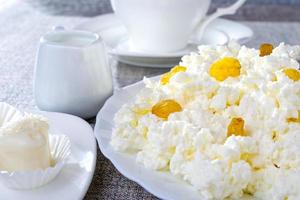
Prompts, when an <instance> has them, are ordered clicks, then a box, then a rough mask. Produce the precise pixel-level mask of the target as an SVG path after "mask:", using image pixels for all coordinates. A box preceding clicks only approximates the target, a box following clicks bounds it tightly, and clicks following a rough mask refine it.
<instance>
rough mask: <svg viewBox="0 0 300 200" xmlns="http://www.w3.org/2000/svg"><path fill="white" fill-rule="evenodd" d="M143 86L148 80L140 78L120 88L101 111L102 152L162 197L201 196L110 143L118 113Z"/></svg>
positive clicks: (191, 198) (174, 199)
mask: <svg viewBox="0 0 300 200" xmlns="http://www.w3.org/2000/svg"><path fill="white" fill-rule="evenodd" d="M143 87H144V84H143V83H142V82H138V83H136V84H133V85H131V86H127V87H125V88H123V89H120V90H116V91H115V93H114V95H113V96H112V97H110V98H109V99H108V100H107V101H106V103H105V104H104V106H103V107H102V109H101V110H100V112H99V113H98V115H97V122H96V125H95V129H94V133H95V135H96V138H97V140H98V144H99V147H100V150H101V152H102V153H103V154H104V155H105V156H106V157H107V158H108V159H110V161H111V162H112V163H113V164H114V166H115V167H116V168H117V169H118V170H119V171H120V172H121V173H122V174H123V175H124V176H126V177H127V178H129V179H131V180H133V181H135V182H137V183H138V184H140V185H141V186H142V187H144V188H145V189H146V190H148V191H149V192H150V193H152V194H154V195H155V196H157V197H159V198H162V199H166V200H177V199H178V200H182V199H189V200H196V199H197V200H199V199H201V196H200V193H198V192H197V191H196V190H195V189H194V188H193V187H192V186H191V185H189V184H188V183H186V182H184V181H183V180H181V179H179V178H176V177H174V176H173V175H171V174H170V173H167V172H158V171H154V170H149V169H146V168H145V167H144V166H142V165H139V164H138V163H136V161H135V156H134V155H129V154H125V153H119V152H116V151H114V150H113V149H112V147H111V146H110V144H109V142H110V138H111V134H112V128H113V118H114V115H115V113H116V112H117V111H118V110H119V109H120V107H121V106H122V105H123V104H125V103H128V102H131V101H133V100H134V97H135V96H136V94H137V93H138V92H139V91H140V90H141V89H142V88H143Z"/></svg>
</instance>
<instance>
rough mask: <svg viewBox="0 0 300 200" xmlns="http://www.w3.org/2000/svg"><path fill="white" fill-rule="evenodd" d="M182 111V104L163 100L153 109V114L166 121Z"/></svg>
mask: <svg viewBox="0 0 300 200" xmlns="http://www.w3.org/2000/svg"><path fill="white" fill-rule="evenodd" d="M180 111H182V108H181V106H180V104H179V103H177V102H176V101H174V100H172V99H167V100H162V101H160V102H158V103H157V104H155V105H154V106H153V107H152V114H154V115H156V116H157V117H160V118H163V119H165V120H167V119H168V117H169V115H170V114H171V113H174V112H180Z"/></svg>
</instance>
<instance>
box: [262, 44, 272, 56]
mask: <svg viewBox="0 0 300 200" xmlns="http://www.w3.org/2000/svg"><path fill="white" fill-rule="evenodd" d="M272 52H273V45H272V44H269V43H263V44H261V45H260V48H259V56H261V57H263V56H268V55H270V54H271V53H272Z"/></svg>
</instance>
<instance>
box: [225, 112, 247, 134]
mask: <svg viewBox="0 0 300 200" xmlns="http://www.w3.org/2000/svg"><path fill="white" fill-rule="evenodd" d="M244 124H245V122H244V120H243V119H242V118H240V117H238V118H233V119H232V120H231V122H230V124H229V125H228V127H227V136H228V137H229V136H231V135H236V136H246V133H245V130H244Z"/></svg>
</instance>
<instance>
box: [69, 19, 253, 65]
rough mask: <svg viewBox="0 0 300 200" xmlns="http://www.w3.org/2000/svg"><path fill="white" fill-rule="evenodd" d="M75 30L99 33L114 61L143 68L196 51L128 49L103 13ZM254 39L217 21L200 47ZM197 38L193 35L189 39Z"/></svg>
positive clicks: (122, 31) (122, 32) (121, 29)
mask: <svg viewBox="0 0 300 200" xmlns="http://www.w3.org/2000/svg"><path fill="white" fill-rule="evenodd" d="M75 29H79V30H86V31H92V32H95V33H98V34H99V35H100V36H101V37H102V38H103V40H104V42H105V43H106V45H107V47H108V49H109V53H110V54H111V55H113V56H114V57H115V58H116V59H117V60H119V61H121V62H124V63H128V64H131V65H137V66H144V67H170V66H172V65H173V64H176V63H178V62H179V61H180V57H182V56H183V55H185V54H188V53H190V52H192V51H197V45H189V46H188V47H187V48H185V49H183V50H180V51H178V52H173V53H165V54H153V53H148V52H137V51H135V50H132V49H130V48H129V45H128V34H127V31H126V28H125V26H124V25H122V23H121V22H120V21H119V20H118V19H117V17H116V16H115V15H114V14H106V15H101V16H99V17H96V18H94V19H92V20H89V21H87V22H85V23H83V24H80V25H79V26H77V27H75ZM252 36H253V31H252V30H251V29H250V28H249V27H247V26H245V25H243V24H241V23H238V22H234V21H231V20H227V19H216V20H215V21H213V22H212V23H211V24H210V25H209V26H208V27H207V30H206V31H205V32H204V35H203V38H202V40H201V44H225V43H227V42H228V41H229V40H236V41H238V42H239V43H245V42H246V41H248V40H249V39H250V38H251V37H252ZM195 37H196V38H197V36H196V35H194V36H192V37H191V38H195Z"/></svg>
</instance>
